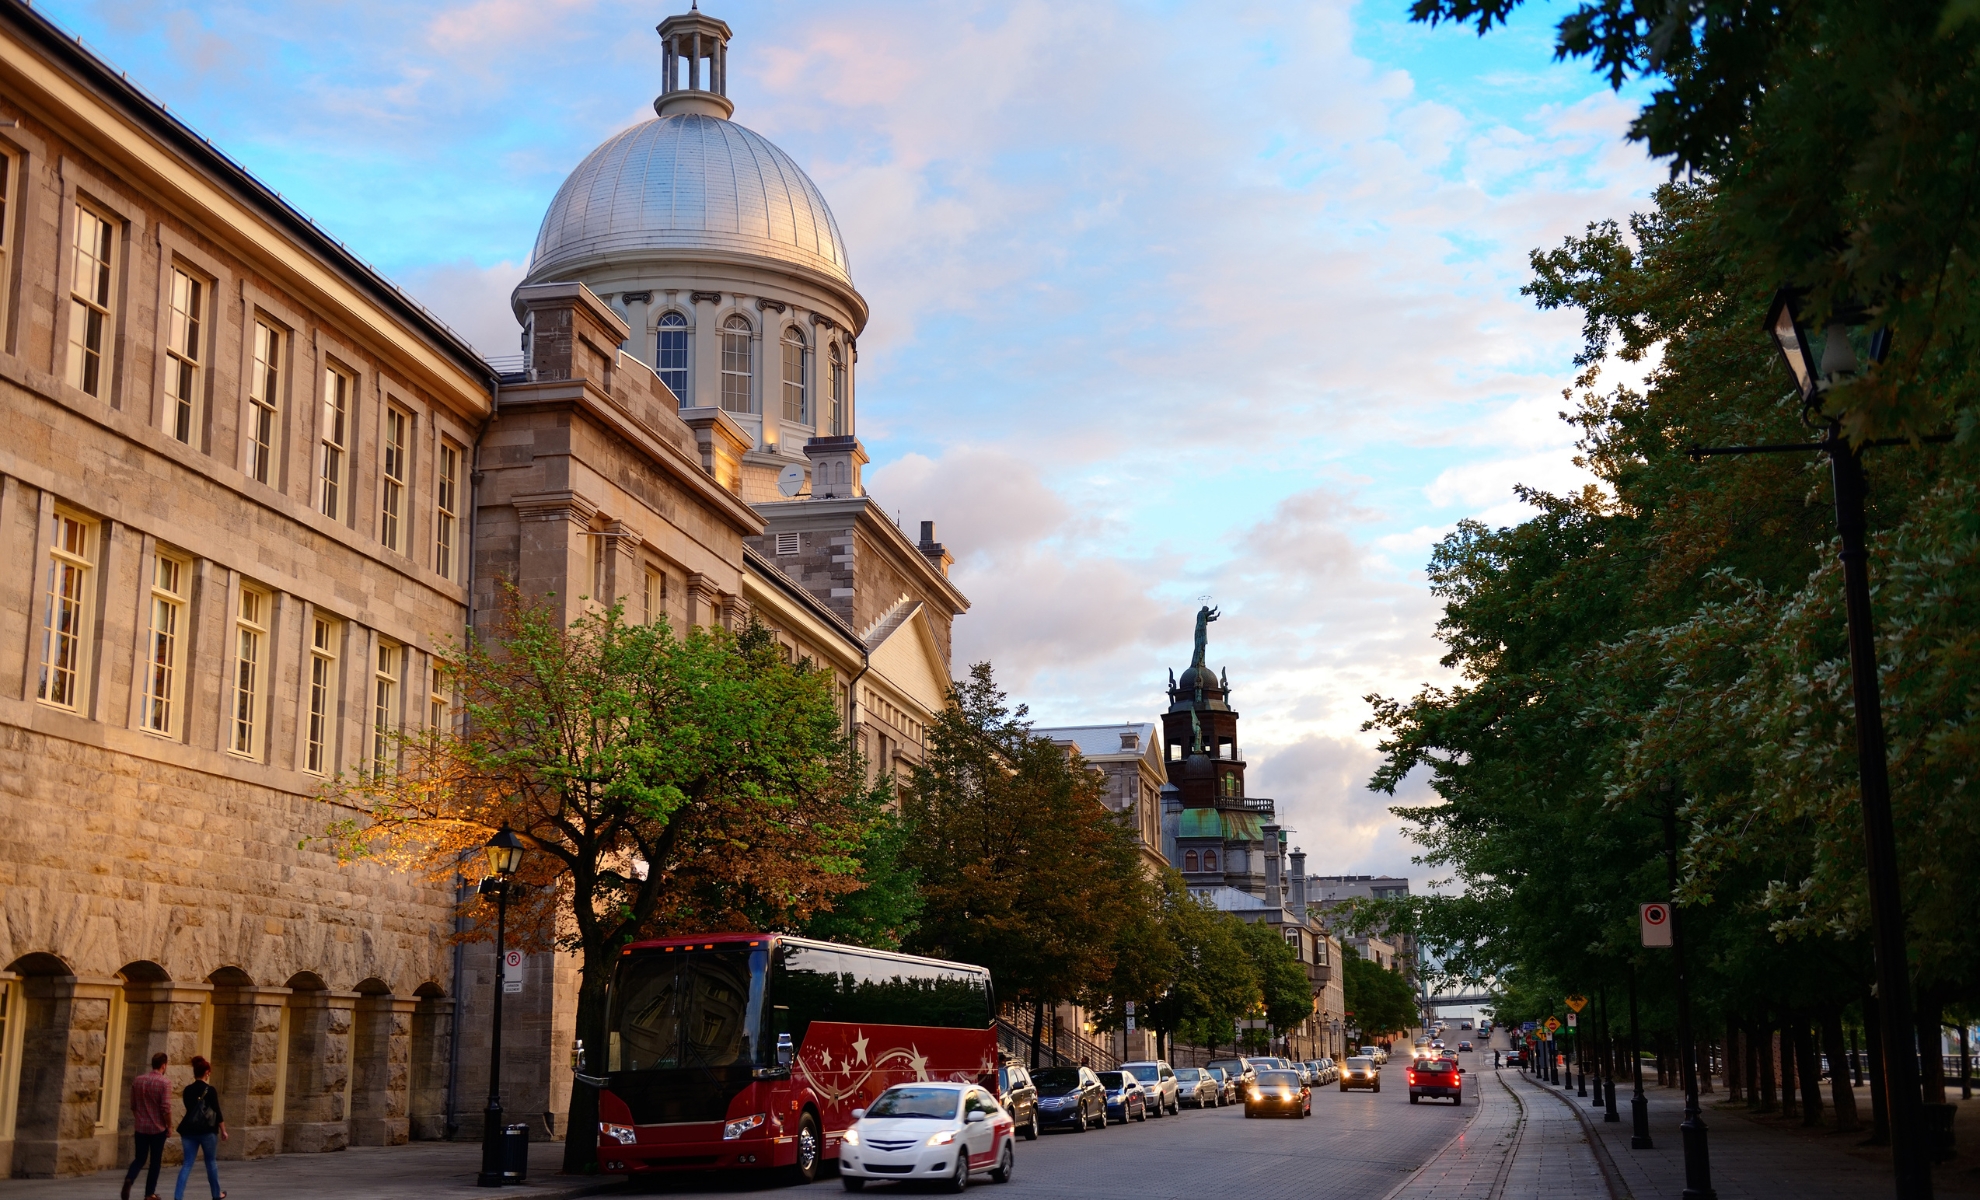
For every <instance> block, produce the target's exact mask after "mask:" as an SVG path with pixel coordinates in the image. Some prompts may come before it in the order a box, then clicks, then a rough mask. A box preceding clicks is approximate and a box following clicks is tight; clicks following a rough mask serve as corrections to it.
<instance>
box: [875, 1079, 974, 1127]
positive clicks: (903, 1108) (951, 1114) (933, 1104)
mask: <svg viewBox="0 0 1980 1200" xmlns="http://www.w3.org/2000/svg"><path fill="white" fill-rule="evenodd" d="M961 1100H962V1093H960V1092H958V1091H956V1090H955V1089H954V1088H929V1087H896V1088H888V1089H887V1090H886V1091H884V1092H881V1093H880V1096H879V1098H878V1099H876V1100H874V1102H873V1104H872V1105H871V1106H870V1107H869V1108H868V1109H867V1110H866V1115H867V1116H869V1117H919V1118H921V1119H923V1120H928V1121H948V1120H953V1119H954V1118H955V1115H956V1105H957V1104H958V1103H960V1102H961Z"/></svg>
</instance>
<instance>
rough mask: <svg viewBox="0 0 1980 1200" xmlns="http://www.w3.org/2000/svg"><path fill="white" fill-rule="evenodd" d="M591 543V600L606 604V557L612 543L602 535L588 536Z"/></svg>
mask: <svg viewBox="0 0 1980 1200" xmlns="http://www.w3.org/2000/svg"><path fill="white" fill-rule="evenodd" d="M586 537H588V538H589V539H590V541H591V598H592V599H593V600H596V601H598V603H600V604H604V603H605V602H606V601H605V555H606V553H607V551H608V549H609V547H608V546H607V543H608V542H609V541H611V539H610V538H608V537H606V536H605V535H604V534H602V533H591V534H587V535H586Z"/></svg>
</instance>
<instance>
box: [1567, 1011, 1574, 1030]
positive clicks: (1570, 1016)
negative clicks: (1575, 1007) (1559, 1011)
mask: <svg viewBox="0 0 1980 1200" xmlns="http://www.w3.org/2000/svg"><path fill="white" fill-rule="evenodd" d="M1568 1028H1569V1029H1573V1028H1574V1014H1573V1013H1569V1014H1568Z"/></svg>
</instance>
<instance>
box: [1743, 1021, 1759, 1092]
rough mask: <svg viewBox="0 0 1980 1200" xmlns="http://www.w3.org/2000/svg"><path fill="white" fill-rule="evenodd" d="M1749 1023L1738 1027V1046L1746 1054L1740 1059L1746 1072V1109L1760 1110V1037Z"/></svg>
mask: <svg viewBox="0 0 1980 1200" xmlns="http://www.w3.org/2000/svg"><path fill="white" fill-rule="evenodd" d="M1756 1032H1757V1031H1756V1030H1755V1029H1754V1027H1753V1026H1752V1025H1751V1024H1746V1025H1742V1026H1740V1028H1739V1048H1740V1050H1741V1051H1742V1052H1743V1053H1744V1054H1745V1055H1746V1057H1745V1059H1744V1060H1742V1061H1743V1063H1744V1066H1743V1068H1742V1069H1743V1070H1744V1072H1745V1074H1746V1111H1748V1112H1759V1111H1760V1039H1759V1038H1758V1037H1755V1036H1754V1034H1755V1033H1756Z"/></svg>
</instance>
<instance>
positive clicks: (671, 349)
mask: <svg viewBox="0 0 1980 1200" xmlns="http://www.w3.org/2000/svg"><path fill="white" fill-rule="evenodd" d="M653 365H654V366H656V367H658V368H659V370H660V382H661V383H664V384H666V385H667V386H668V387H669V388H670V389H672V390H673V393H674V398H675V399H677V400H679V401H680V402H681V407H682V408H686V407H688V406H689V405H691V404H693V403H694V401H693V400H691V399H689V398H688V323H687V318H686V317H684V316H682V315H681V314H679V313H677V312H670V313H668V314H667V315H666V316H663V317H661V318H660V337H659V345H658V346H656V347H655V348H654V356H653Z"/></svg>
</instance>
